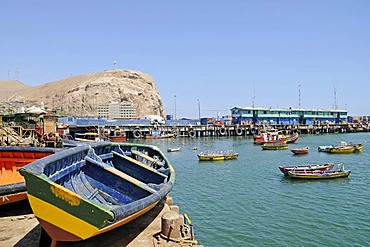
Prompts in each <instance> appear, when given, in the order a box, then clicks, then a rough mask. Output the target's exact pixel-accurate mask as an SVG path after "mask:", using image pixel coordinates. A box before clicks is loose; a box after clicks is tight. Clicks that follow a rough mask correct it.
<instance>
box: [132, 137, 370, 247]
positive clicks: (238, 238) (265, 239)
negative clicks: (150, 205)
mask: <svg viewBox="0 0 370 247" xmlns="http://www.w3.org/2000/svg"><path fill="white" fill-rule="evenodd" d="M134 141H135V142H145V143H147V144H148V143H150V144H153V145H157V146H158V147H159V148H161V149H162V150H163V151H164V152H166V150H167V148H176V147H181V150H180V151H179V152H173V153H166V156H167V157H168V158H169V160H170V161H171V163H172V165H173V167H174V168H175V171H176V181H175V186H174V188H173V190H172V192H171V196H172V197H173V198H174V200H175V201H176V203H177V204H178V205H179V206H180V211H181V212H186V213H187V214H188V215H189V216H190V218H191V220H192V222H193V224H194V231H195V237H196V239H197V240H198V241H199V243H200V244H203V245H204V246H368V245H369V244H370V210H369V207H370V134H369V133H351V134H325V135H306V136H305V135H301V136H300V137H299V140H298V142H297V143H295V144H290V145H289V148H290V149H291V148H299V147H305V146H309V147H310V153H309V154H308V155H303V156H296V155H293V154H292V153H291V152H290V151H289V150H279V151H267V150H265V151H263V150H262V148H261V147H260V146H258V145H254V144H253V139H252V138H251V137H224V138H220V137H218V138H213V137H203V138H173V139H160V140H150V141H148V140H146V141H145V140H134ZM336 141H353V142H362V141H366V142H367V143H366V144H365V147H364V149H363V151H362V153H359V154H328V153H322V152H318V151H317V147H318V146H326V145H331V144H333V143H335V142H336ZM194 147H196V148H197V150H193V148H194ZM220 150H221V151H226V150H234V151H236V152H238V153H239V157H238V159H236V160H228V161H218V162H206V161H203V162H201V161H198V158H197V154H198V153H199V152H201V151H220ZM313 163H343V164H344V167H345V169H349V170H351V171H352V173H351V174H350V176H349V177H348V178H338V179H328V180H293V179H290V178H289V177H285V176H284V175H283V174H282V173H281V172H280V171H279V169H278V166H280V165H286V166H290V165H304V164H313Z"/></svg>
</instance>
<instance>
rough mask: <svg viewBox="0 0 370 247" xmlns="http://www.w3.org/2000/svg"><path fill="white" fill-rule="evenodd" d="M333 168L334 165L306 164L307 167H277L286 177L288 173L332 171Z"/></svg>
mask: <svg viewBox="0 0 370 247" xmlns="http://www.w3.org/2000/svg"><path fill="white" fill-rule="evenodd" d="M333 168H334V163H328V164H307V165H301V166H279V170H280V171H281V172H282V173H283V174H284V175H286V176H288V172H289V171H299V172H307V171H308V172H311V171H325V170H332V169H333Z"/></svg>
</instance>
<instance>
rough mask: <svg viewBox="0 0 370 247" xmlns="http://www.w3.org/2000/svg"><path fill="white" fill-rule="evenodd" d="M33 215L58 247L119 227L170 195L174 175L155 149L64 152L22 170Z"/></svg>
mask: <svg viewBox="0 0 370 247" xmlns="http://www.w3.org/2000/svg"><path fill="white" fill-rule="evenodd" d="M20 173H21V174H22V175H23V176H24V177H25V180H26V184H27V190H28V200H29V202H30V205H31V208H32V210H33V213H34V215H35V216H36V218H37V219H38V221H39V222H40V224H41V226H42V227H43V228H44V230H45V231H46V232H47V233H48V235H49V236H50V237H51V239H52V245H53V246H56V245H57V243H58V242H61V241H80V240H84V239H88V238H90V237H93V236H96V235H98V234H101V233H104V232H107V231H110V230H112V229H115V228H117V227H119V226H122V225H124V224H126V223H128V222H130V221H132V220H134V219H136V218H138V217H139V216H141V215H144V214H145V213H147V212H148V211H149V210H150V209H152V208H153V207H155V205H156V204H157V203H158V202H159V201H160V200H162V199H164V198H165V197H166V196H167V195H168V193H169V192H170V191H171V189H172V186H173V184H174V180H175V173H174V169H173V168H172V166H171V164H170V163H169V161H168V160H167V158H166V157H165V156H164V154H163V153H162V152H161V151H160V150H159V149H158V148H157V147H155V146H150V145H142V144H130V143H119V144H114V143H111V142H97V143H91V144H90V145H81V146H78V147H74V148H70V149H66V150H64V151H62V152H60V153H57V154H55V155H53V156H50V157H46V158H45V159H43V160H42V161H41V160H39V161H35V162H33V163H31V164H29V165H27V166H25V167H23V168H21V169H20Z"/></svg>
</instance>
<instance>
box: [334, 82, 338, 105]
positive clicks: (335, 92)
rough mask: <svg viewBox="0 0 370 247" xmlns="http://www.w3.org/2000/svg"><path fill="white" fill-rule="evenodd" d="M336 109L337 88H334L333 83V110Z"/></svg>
mask: <svg viewBox="0 0 370 247" xmlns="http://www.w3.org/2000/svg"><path fill="white" fill-rule="evenodd" d="M337 109H338V104H337V89H336V88H335V84H334V110H337Z"/></svg>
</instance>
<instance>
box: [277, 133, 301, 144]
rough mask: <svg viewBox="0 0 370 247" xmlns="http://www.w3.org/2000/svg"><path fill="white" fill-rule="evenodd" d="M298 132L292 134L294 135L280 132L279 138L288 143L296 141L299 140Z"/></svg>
mask: <svg viewBox="0 0 370 247" xmlns="http://www.w3.org/2000/svg"><path fill="white" fill-rule="evenodd" d="M298 137H299V135H298V133H295V134H292V135H286V134H280V133H279V134H278V139H279V140H283V141H285V142H286V143H295V142H297V141H298Z"/></svg>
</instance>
